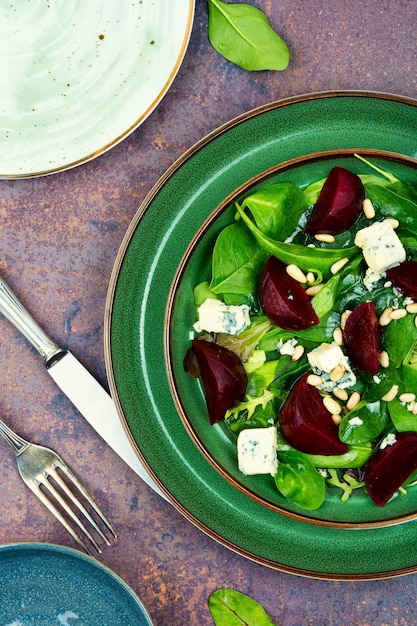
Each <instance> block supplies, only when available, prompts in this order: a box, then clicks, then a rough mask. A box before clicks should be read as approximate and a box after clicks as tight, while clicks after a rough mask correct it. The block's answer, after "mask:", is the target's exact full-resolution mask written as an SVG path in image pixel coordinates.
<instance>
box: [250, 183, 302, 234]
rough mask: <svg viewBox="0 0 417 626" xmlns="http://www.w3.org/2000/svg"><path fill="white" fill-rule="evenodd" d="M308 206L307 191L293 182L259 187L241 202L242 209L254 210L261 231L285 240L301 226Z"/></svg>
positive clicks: (252, 211) (254, 216)
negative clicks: (302, 217) (301, 219)
mask: <svg viewBox="0 0 417 626" xmlns="http://www.w3.org/2000/svg"><path fill="white" fill-rule="evenodd" d="M308 207H309V202H308V200H307V198H306V196H305V194H304V193H303V191H302V190H301V189H300V187H298V186H297V185H294V184H293V183H275V184H273V185H269V186H268V187H264V188H263V189H259V191H256V192H255V193H253V194H251V195H250V196H247V197H246V198H245V199H244V200H243V202H242V204H241V208H242V210H245V209H246V208H248V209H249V210H250V212H251V213H252V216H253V218H254V220H255V223H256V225H257V227H258V228H259V230H261V231H262V232H263V233H264V234H265V235H268V237H272V238H280V239H282V240H284V239H286V238H287V237H289V235H291V234H292V232H293V231H294V230H295V229H296V228H297V225H298V223H299V221H300V218H301V216H302V215H303V213H305V211H306V210H307V209H308Z"/></svg>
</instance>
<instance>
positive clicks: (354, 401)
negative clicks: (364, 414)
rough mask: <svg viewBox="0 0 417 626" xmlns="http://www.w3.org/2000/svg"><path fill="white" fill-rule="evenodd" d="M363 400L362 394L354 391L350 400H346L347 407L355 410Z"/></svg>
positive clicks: (349, 409)
mask: <svg viewBox="0 0 417 626" xmlns="http://www.w3.org/2000/svg"><path fill="white" fill-rule="evenodd" d="M360 401H361V394H360V393H359V392H357V391H354V392H353V393H352V395H351V396H350V398H349V400H348V401H347V402H346V409H347V410H348V411H353V409H354V408H356V407H357V406H358V404H359V402H360Z"/></svg>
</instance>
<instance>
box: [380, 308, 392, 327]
mask: <svg viewBox="0 0 417 626" xmlns="http://www.w3.org/2000/svg"><path fill="white" fill-rule="evenodd" d="M392 311H393V309H392V307H391V306H388V307H387V308H386V309H385V310H384V311H382V313H381V317H380V318H379V324H380V326H388V324H389V323H390V322H391V321H392V317H391V313H392Z"/></svg>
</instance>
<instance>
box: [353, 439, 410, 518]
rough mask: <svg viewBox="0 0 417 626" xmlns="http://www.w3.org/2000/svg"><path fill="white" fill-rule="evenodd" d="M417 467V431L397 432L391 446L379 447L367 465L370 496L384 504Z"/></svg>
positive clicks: (378, 502) (366, 476)
mask: <svg viewBox="0 0 417 626" xmlns="http://www.w3.org/2000/svg"><path fill="white" fill-rule="evenodd" d="M416 469H417V433H414V432H410V433H397V435H396V441H395V443H393V444H392V445H391V446H389V445H388V446H387V447H386V448H383V449H382V450H381V449H379V450H378V451H377V452H375V454H374V455H373V456H371V458H370V459H369V461H368V463H367V464H366V467H365V486H366V489H367V491H368V494H369V496H370V498H372V500H373V501H374V502H375V504H376V505H378V506H384V505H385V504H386V503H387V502H388V500H390V499H391V498H392V496H393V495H394V493H395V492H396V491H397V490H398V489H399V488H400V487H401V485H402V484H403V483H404V482H405V481H406V480H407V478H408V477H409V476H410V475H411V474H412V473H413V472H414V471H415V470H416Z"/></svg>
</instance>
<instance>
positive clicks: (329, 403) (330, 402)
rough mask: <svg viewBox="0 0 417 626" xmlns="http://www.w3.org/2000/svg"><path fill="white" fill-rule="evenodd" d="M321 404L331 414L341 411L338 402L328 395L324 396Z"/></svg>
mask: <svg viewBox="0 0 417 626" xmlns="http://www.w3.org/2000/svg"><path fill="white" fill-rule="evenodd" d="M323 404H324V406H325V407H326V409H327V410H328V411H329V413H331V414H332V415H339V413H341V412H342V407H341V406H340V404H339V403H338V402H336V400H334V399H333V398H331V397H330V396H324V398H323Z"/></svg>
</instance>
